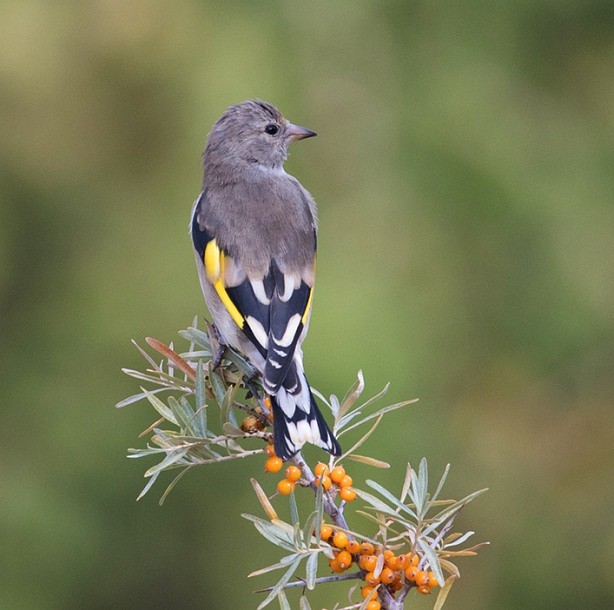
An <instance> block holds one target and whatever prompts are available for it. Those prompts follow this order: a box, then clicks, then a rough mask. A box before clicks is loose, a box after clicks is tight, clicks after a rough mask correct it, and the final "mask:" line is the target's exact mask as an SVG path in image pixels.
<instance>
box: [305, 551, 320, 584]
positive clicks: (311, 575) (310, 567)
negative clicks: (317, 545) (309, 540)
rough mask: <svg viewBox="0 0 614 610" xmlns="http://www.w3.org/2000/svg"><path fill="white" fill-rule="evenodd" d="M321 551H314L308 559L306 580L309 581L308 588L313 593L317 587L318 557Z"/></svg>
mask: <svg viewBox="0 0 614 610" xmlns="http://www.w3.org/2000/svg"><path fill="white" fill-rule="evenodd" d="M319 554H320V552H319V551H317V550H316V551H312V552H311V553H310V555H309V558H308V559H307V566H306V567H305V579H306V581H307V588H308V589H309V590H310V591H313V589H315V586H316V576H317V573H318V556H319Z"/></svg>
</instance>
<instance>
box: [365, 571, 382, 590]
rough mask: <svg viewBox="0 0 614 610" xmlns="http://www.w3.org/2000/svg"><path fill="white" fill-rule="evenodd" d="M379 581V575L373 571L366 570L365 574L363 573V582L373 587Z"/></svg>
mask: <svg viewBox="0 0 614 610" xmlns="http://www.w3.org/2000/svg"><path fill="white" fill-rule="evenodd" d="M379 581H380V577H379V576H375V574H373V572H367V574H365V582H366V583H367V584H368V585H371V586H373V587H374V586H375V585H379Z"/></svg>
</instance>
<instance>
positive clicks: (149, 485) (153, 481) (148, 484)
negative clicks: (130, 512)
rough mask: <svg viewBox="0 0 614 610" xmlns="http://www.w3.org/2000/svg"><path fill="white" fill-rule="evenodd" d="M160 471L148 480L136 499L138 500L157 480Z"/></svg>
mask: <svg viewBox="0 0 614 610" xmlns="http://www.w3.org/2000/svg"><path fill="white" fill-rule="evenodd" d="M159 474H160V473H159V472H158V473H156V474H154V475H153V476H152V477H151V479H149V481H147V484H146V485H145V487H143V489H142V490H141V493H140V494H139V495H138V497H137V499H136V501H137V502H138V501H139V500H140V499H141V498H142V497H143V496H144V495H145V494H146V493H147V492H148V491H149V490H150V489H151V487H152V485H153V484H154V483H155V482H156V479H157V478H158V476H159Z"/></svg>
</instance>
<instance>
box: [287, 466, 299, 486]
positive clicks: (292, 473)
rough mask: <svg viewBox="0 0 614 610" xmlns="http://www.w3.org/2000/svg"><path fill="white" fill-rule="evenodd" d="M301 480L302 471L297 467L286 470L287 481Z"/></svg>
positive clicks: (289, 467)
mask: <svg viewBox="0 0 614 610" xmlns="http://www.w3.org/2000/svg"><path fill="white" fill-rule="evenodd" d="M300 478H301V469H300V468H298V467H297V466H288V468H286V479H288V481H293V482H296V481H298V480H299V479H300Z"/></svg>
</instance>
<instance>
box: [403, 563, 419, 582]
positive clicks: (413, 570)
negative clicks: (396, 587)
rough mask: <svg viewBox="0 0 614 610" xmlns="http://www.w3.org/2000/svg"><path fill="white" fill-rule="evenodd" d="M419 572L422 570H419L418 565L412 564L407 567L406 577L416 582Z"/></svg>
mask: <svg viewBox="0 0 614 610" xmlns="http://www.w3.org/2000/svg"><path fill="white" fill-rule="evenodd" d="M418 572H420V570H418V567H417V566H410V567H409V568H407V570H405V578H407V580H411V581H412V582H416V577H417V576H418Z"/></svg>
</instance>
